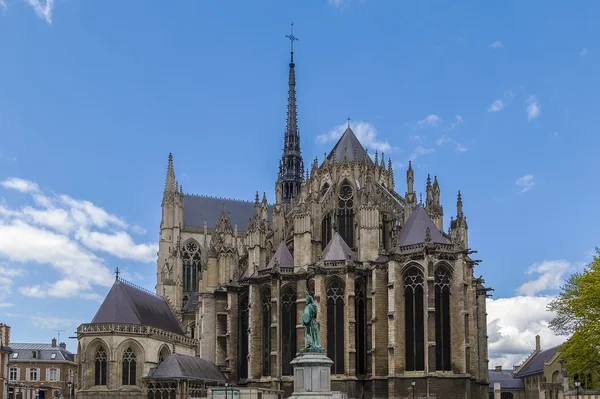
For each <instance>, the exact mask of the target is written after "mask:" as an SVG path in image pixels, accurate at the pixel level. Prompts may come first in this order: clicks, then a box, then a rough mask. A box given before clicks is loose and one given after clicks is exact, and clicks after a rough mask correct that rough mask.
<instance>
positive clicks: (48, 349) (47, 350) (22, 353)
mask: <svg viewBox="0 0 600 399" xmlns="http://www.w3.org/2000/svg"><path fill="white" fill-rule="evenodd" d="M10 348H11V349H12V353H13V354H12V355H10V360H17V361H18V360H33V357H32V353H31V352H32V351H34V350H36V351H38V352H39V357H38V358H37V359H36V360H38V361H49V362H52V361H60V360H67V361H69V362H74V361H75V355H74V354H73V353H71V352H69V351H68V350H66V349H63V348H61V347H60V346H55V347H52V345H51V344H35V343H19V342H11V343H10ZM15 353H17V357H16V358H15V357H13V356H14V354H15ZM53 353H54V354H56V357H55V359H52V354H53Z"/></svg>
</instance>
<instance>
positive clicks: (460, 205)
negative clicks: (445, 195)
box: [456, 190, 463, 219]
mask: <svg viewBox="0 0 600 399" xmlns="http://www.w3.org/2000/svg"><path fill="white" fill-rule="evenodd" d="M456 218H457V219H462V218H463V203H462V196H461V195H460V190H458V197H457V198H456Z"/></svg>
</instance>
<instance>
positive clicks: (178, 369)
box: [144, 353, 227, 382]
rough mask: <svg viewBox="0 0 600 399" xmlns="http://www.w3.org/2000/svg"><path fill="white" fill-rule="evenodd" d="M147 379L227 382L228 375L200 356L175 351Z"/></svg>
mask: <svg viewBox="0 0 600 399" xmlns="http://www.w3.org/2000/svg"><path fill="white" fill-rule="evenodd" d="M144 378H145V379H151V380H194V381H213V382H225V381H227V377H225V374H223V373H222V372H221V370H219V368H218V367H217V366H216V365H215V364H214V363H212V362H209V361H208V360H204V359H202V358H200V357H195V356H188V355H182V354H180V353H173V354H172V355H171V356H169V357H168V358H166V359H165V360H164V361H163V362H162V363H161V364H159V365H158V367H156V368H155V369H153V370H152V371H151V372H150V374H149V375H148V376H147V377H144Z"/></svg>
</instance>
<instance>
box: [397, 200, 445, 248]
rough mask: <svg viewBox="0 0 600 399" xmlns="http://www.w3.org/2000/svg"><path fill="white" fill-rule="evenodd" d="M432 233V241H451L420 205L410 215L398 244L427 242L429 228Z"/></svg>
mask: <svg viewBox="0 0 600 399" xmlns="http://www.w3.org/2000/svg"><path fill="white" fill-rule="evenodd" d="M428 228H429V231H430V233H431V241H432V242H435V243H438V244H449V243H450V241H449V240H448V239H446V237H444V234H442V232H441V231H439V230H438V229H437V227H435V224H434V223H433V221H432V220H431V218H430V217H429V215H428V214H427V211H425V209H424V208H423V207H422V206H418V207H417V208H416V209H415V210H414V211H413V213H412V214H411V215H410V217H409V218H408V220H407V221H406V223H404V226H402V231H400V234H399V235H398V246H399V247H403V246H405V245H412V244H420V243H422V242H425V237H426V236H427V229H428Z"/></svg>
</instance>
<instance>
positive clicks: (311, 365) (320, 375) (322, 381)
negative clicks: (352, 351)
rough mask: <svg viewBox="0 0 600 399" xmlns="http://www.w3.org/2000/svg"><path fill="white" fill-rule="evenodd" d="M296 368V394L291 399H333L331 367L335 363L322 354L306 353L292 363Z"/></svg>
mask: <svg viewBox="0 0 600 399" xmlns="http://www.w3.org/2000/svg"><path fill="white" fill-rule="evenodd" d="M291 365H292V367H293V368H294V393H293V394H292V396H290V399H309V398H310V399H321V398H328V399H331V398H333V393H332V392H331V366H332V365H333V361H332V360H331V359H330V358H328V357H327V356H326V355H325V354H324V353H321V352H305V353H302V354H300V356H298V357H296V358H295V359H294V360H292V362H291Z"/></svg>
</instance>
